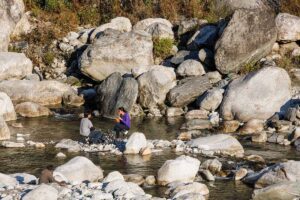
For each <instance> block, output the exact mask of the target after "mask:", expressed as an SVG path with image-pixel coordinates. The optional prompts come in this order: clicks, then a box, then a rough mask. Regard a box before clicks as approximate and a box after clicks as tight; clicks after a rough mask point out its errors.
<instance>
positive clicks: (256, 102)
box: [220, 67, 291, 122]
mask: <svg viewBox="0 0 300 200" xmlns="http://www.w3.org/2000/svg"><path fill="white" fill-rule="evenodd" d="M290 98H291V80H290V77H289V75H288V73H287V72H286V71H285V70H284V69H282V68H278V67H264V68H262V69H260V70H258V71H256V72H252V73H250V74H248V75H247V76H243V77H240V78H238V79H236V80H234V81H232V82H231V83H230V84H229V86H228V88H227V90H226V92H225V96H224V99H223V102H222V104H221V109H220V113H221V117H222V118H223V119H224V120H234V119H236V120H239V121H243V122H247V121H249V120H251V119H261V120H266V119H268V118H270V117H271V116H272V115H273V114H274V113H276V112H279V111H280V108H281V107H282V106H283V105H284V104H285V103H286V102H288V101H289V100H290Z"/></svg>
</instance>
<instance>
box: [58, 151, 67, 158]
mask: <svg viewBox="0 0 300 200" xmlns="http://www.w3.org/2000/svg"><path fill="white" fill-rule="evenodd" d="M55 157H56V158H66V157H67V156H66V155H65V154H64V153H62V152H59V153H57V154H56V156H55Z"/></svg>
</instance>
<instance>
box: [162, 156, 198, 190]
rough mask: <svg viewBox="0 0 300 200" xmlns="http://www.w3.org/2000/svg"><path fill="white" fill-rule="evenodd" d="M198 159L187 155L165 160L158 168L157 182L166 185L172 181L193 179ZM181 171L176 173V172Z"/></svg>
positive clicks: (196, 170)
mask: <svg viewBox="0 0 300 200" xmlns="http://www.w3.org/2000/svg"><path fill="white" fill-rule="evenodd" d="M199 166H200V161H199V160H198V159H195V158H191V157H189V156H180V157H178V158H176V159H175V160H168V161H166V162H165V163H164V164H163V166H162V167H161V168H160V169H159V170H158V176H157V182H158V184H159V185H167V184H169V183H171V182H173V181H181V182H191V181H193V180H194V179H195V176H196V174H197V172H198V169H199ZM179 171H180V172H181V173H176V172H179Z"/></svg>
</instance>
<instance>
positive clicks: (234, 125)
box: [222, 120, 240, 133]
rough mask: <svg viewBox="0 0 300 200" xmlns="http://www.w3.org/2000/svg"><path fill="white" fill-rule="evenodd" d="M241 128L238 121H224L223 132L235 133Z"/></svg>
mask: <svg viewBox="0 0 300 200" xmlns="http://www.w3.org/2000/svg"><path fill="white" fill-rule="evenodd" d="M239 127H240V122H239V121H237V120H231V121H224V122H223V125H222V130H223V132H225V133H234V132H235V131H237V130H238V128H239Z"/></svg>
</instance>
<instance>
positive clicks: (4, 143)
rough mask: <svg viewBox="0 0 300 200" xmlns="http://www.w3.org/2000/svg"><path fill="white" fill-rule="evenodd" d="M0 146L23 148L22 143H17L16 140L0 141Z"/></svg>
mask: <svg viewBox="0 0 300 200" xmlns="http://www.w3.org/2000/svg"><path fill="white" fill-rule="evenodd" d="M1 146H3V147H6V148H24V147H25V145H24V143H17V142H11V141H3V142H2V143H1Z"/></svg>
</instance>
